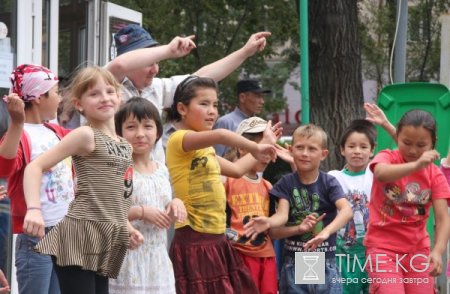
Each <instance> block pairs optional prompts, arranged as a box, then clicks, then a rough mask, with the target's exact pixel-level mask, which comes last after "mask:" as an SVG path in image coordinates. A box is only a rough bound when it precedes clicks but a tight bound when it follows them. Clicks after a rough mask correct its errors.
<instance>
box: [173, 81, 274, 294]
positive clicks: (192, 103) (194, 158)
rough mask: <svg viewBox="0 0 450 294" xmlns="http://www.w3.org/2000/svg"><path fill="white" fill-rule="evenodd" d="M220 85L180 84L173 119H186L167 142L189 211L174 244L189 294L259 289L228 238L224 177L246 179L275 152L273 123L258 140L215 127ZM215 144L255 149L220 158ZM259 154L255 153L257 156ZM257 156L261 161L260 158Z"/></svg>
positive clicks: (181, 284) (182, 286) (178, 192)
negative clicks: (232, 158)
mask: <svg viewBox="0 0 450 294" xmlns="http://www.w3.org/2000/svg"><path fill="white" fill-rule="evenodd" d="M217 92H218V88H217V84H216V82H214V80H212V79H209V78H200V77H196V76H191V77H188V78H187V79H185V80H184V81H183V82H182V83H181V84H180V85H178V87H177V89H176V91H175V96H174V102H173V104H172V107H171V108H170V110H169V111H168V114H169V119H170V120H175V121H178V122H180V129H178V130H177V131H175V132H174V133H173V134H172V135H171V136H170V137H169V140H168V142H167V154H166V163H167V166H168V169H169V173H170V180H171V183H172V189H173V191H174V195H175V197H177V198H180V199H181V200H182V201H183V202H184V205H185V206H186V210H187V218H186V221H185V222H182V223H176V225H175V236H174V239H173V241H172V244H171V247H170V253H169V255H170V258H171V260H172V263H173V268H174V273H175V281H176V291H177V293H178V294H183V293H199V294H202V293H204V294H208V293H258V289H257V288H256V285H255V283H254V282H253V280H252V277H251V275H250V272H249V271H248V269H247V268H246V266H245V264H244V263H243V261H242V259H241V257H240V256H239V254H238V253H237V251H236V250H235V249H234V248H233V246H232V245H231V244H230V242H229V241H227V239H226V237H225V222H226V217H225V202H226V201H225V199H226V195H225V189H224V186H223V184H222V181H221V177H220V175H221V174H222V175H225V176H230V177H241V176H243V175H244V174H245V173H246V172H247V171H248V170H250V169H251V168H252V167H253V166H254V165H256V164H257V163H258V160H259V161H265V162H268V161H269V160H270V159H271V158H273V157H274V156H275V147H274V146H273V144H274V143H275V141H276V136H275V134H274V133H273V132H271V128H270V126H271V124H270V123H269V124H268V125H269V127H268V128H267V130H266V131H265V136H264V139H263V140H264V141H265V142H268V143H270V144H258V143H255V142H253V141H250V140H248V139H246V138H244V137H242V136H240V135H238V134H236V133H234V132H231V131H229V130H226V129H216V130H212V127H213V125H214V123H215V121H216V119H217V116H218V112H217V104H218V98H217ZM215 144H223V145H226V146H230V147H233V146H236V147H239V148H242V149H246V150H248V151H250V153H251V154H248V155H246V156H243V157H242V158H241V159H239V160H238V161H236V162H230V161H228V160H226V159H224V158H222V157H220V156H217V155H216V153H215V151H214V148H213V147H212V146H213V145H215ZM252 155H253V156H255V157H253V156H252ZM255 158H256V159H255Z"/></svg>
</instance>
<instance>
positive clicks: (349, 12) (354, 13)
mask: <svg viewBox="0 0 450 294" xmlns="http://www.w3.org/2000/svg"><path fill="white" fill-rule="evenodd" d="M309 5H310V6H309V32H310V43H309V50H310V67H309V70H310V122H311V123H314V124H317V125H320V126H321V127H322V128H323V129H324V130H325V132H326V133H327V134H328V148H329V150H330V153H329V155H328V158H327V160H325V161H324V162H323V163H322V167H321V168H322V169H323V170H324V171H328V170H331V169H340V168H342V166H343V164H344V159H343V158H342V156H341V155H340V150H339V140H340V137H341V135H342V132H343V130H344V129H345V128H346V126H347V125H348V123H349V122H350V121H351V120H353V119H356V118H363V117H364V109H363V102H364V97H363V90H362V75H361V55H360V43H359V38H358V33H357V28H358V7H357V0H315V1H314V0H313V1H309Z"/></svg>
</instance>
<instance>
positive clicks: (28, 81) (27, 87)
mask: <svg viewBox="0 0 450 294" xmlns="http://www.w3.org/2000/svg"><path fill="white" fill-rule="evenodd" d="M10 80H11V84H12V88H11V91H12V92H13V93H16V94H17V95H19V96H20V98H22V100H23V101H25V102H28V101H31V100H34V99H37V98H39V97H40V96H41V95H43V94H45V93H47V92H48V91H49V90H50V89H51V88H52V87H53V86H54V85H56V84H57V83H58V77H57V76H56V75H55V74H54V73H53V72H52V71H51V70H49V69H48V68H46V67H44V66H42V65H34V64H22V65H19V66H18V67H17V68H16V69H15V70H13V72H12V73H11V76H10Z"/></svg>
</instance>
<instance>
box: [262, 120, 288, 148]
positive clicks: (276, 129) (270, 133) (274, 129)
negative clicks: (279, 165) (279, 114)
mask: <svg viewBox="0 0 450 294" xmlns="http://www.w3.org/2000/svg"><path fill="white" fill-rule="evenodd" d="M282 134H283V128H282V127H281V122H277V123H276V124H275V125H273V126H272V121H271V120H269V121H268V122H267V126H266V129H265V130H264V133H263V138H262V140H261V141H260V142H259V143H267V144H274V145H275V144H276V143H277V140H278V139H280V137H281V135H282Z"/></svg>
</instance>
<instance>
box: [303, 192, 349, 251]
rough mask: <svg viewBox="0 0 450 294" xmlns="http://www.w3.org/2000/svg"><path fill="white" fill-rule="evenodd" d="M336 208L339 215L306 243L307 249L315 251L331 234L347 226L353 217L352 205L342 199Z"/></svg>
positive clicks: (337, 202) (336, 203)
mask: <svg viewBox="0 0 450 294" xmlns="http://www.w3.org/2000/svg"><path fill="white" fill-rule="evenodd" d="M335 205H336V208H337V209H338V214H337V215H336V217H335V218H334V220H333V221H332V222H331V223H329V224H328V226H326V227H325V228H323V230H322V231H321V232H320V233H319V234H317V236H315V237H314V238H312V239H311V240H309V241H308V242H306V244H305V245H304V248H305V249H308V250H311V251H313V250H315V249H316V248H317V246H319V245H320V244H322V242H324V241H325V240H327V239H328V238H329V237H330V235H331V234H334V233H336V232H337V231H338V230H339V229H340V228H342V227H343V226H345V225H346V224H347V223H348V222H349V221H350V219H351V218H352V217H353V212H352V208H351V206H350V203H349V202H348V200H347V199H345V198H340V199H338V200H337V201H336V202H335Z"/></svg>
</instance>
